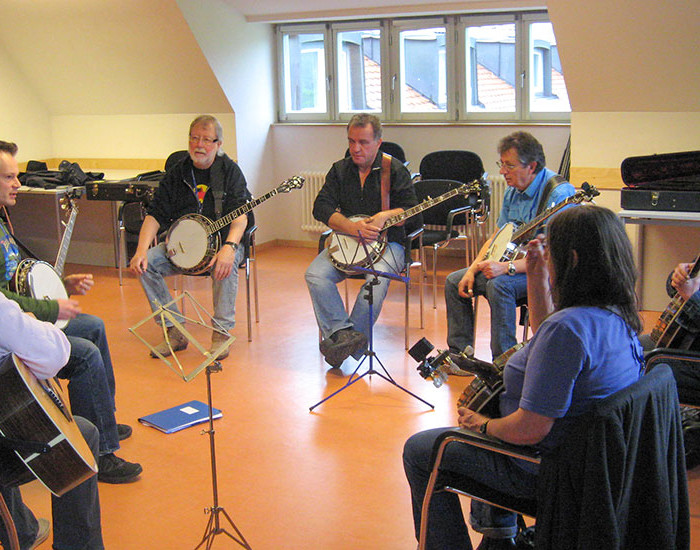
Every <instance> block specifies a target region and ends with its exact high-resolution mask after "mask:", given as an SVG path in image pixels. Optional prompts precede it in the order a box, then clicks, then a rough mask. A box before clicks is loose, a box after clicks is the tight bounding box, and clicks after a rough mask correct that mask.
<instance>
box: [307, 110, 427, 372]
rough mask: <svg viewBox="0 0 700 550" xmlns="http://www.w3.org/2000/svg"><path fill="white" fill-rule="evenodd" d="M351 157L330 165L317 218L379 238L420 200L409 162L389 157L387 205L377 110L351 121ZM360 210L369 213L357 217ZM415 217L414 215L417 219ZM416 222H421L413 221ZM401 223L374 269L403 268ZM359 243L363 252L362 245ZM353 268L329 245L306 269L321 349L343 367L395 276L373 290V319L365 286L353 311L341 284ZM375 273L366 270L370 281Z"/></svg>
mask: <svg viewBox="0 0 700 550" xmlns="http://www.w3.org/2000/svg"><path fill="white" fill-rule="evenodd" d="M347 138H348V149H349V153H350V156H349V157H345V158H343V159H342V160H339V161H337V162H335V163H334V164H333V166H331V169H330V170H329V171H328V174H326V181H325V183H324V184H323V187H322V188H321V190H320V191H319V193H318V196H317V197H316V200H315V201H314V208H313V214H314V218H316V219H317V220H318V221H320V222H322V223H324V224H326V225H327V226H328V227H330V228H331V229H333V230H335V231H338V232H340V233H343V234H346V235H353V236H355V235H358V234H359V235H360V236H361V237H362V238H363V239H366V240H367V241H374V240H376V239H377V238H378V237H379V235H380V231H381V229H382V227H383V226H384V224H385V223H386V221H387V220H388V219H389V218H390V217H392V216H395V215H396V214H400V213H402V212H403V211H404V210H406V209H408V208H411V207H412V206H415V205H416V204H417V203H418V200H417V199H416V194H415V191H414V190H413V185H412V183H411V176H410V174H409V173H408V170H407V169H406V167H405V166H404V165H403V163H401V162H400V161H398V160H397V159H395V158H392V157H389V158H390V159H391V163H390V165H389V172H390V174H389V179H390V191H389V209H384V210H383V209H382V193H381V174H382V170H383V168H382V156H383V155H381V154H379V153H380V149H379V146H380V145H381V144H382V125H381V123H380V122H379V119H378V118H377V117H376V116H374V115H369V114H366V113H363V114H358V115H354V116H353V117H352V118H351V119H350V122H348V125H347ZM358 214H365V215H367V216H369V217H367V218H362V219H359V220H357V221H353V220H351V219H350V218H351V217H352V216H355V215H358ZM415 219H416V218H413V219H412V220H415ZM412 223H417V222H415V221H413V222H412ZM403 235H404V228H403V227H402V226H395V227H391V228H389V229H388V230H387V240H388V243H387V248H386V249H385V251H384V253H383V255H382V257H381V258H379V259H378V260H377V261H376V262H375V264H374V266H373V267H374V269H375V270H378V271H383V272H389V273H400V272H401V270H402V268H403V262H404V249H403V245H402V244H401V237H402V236H403ZM358 246H360V249H359V250H360V251H362V249H361V245H359V244H358ZM348 276H349V274H348V273H346V272H344V271H341V270H340V269H338V268H336V267H335V265H333V263H332V262H331V260H330V257H329V252H328V250H324V251H323V252H321V253H320V254H319V255H318V256H316V258H315V259H314V261H313V262H311V265H309V267H308V269H307V270H306V275H305V277H306V285H307V286H308V288H309V294H310V296H311V303H312V304H313V308H314V313H315V315H316V322H317V323H318V327H319V329H320V330H321V333H322V334H323V340H322V341H321V344H320V350H321V353H322V354H323V356H324V358H325V360H326V362H327V363H328V364H329V365H331V367H333V368H339V367H340V366H341V365H342V364H343V361H345V359H347V358H348V357H349V356H351V355H352V356H353V357H354V358H355V359H358V358H359V357H361V356H362V354H363V353H364V351H365V349H366V347H367V340H368V338H369V331H370V330H372V325H374V323H375V322H376V320H377V318H378V317H379V313H380V312H381V309H382V304H383V302H384V298H385V297H386V293H387V292H388V290H389V282H390V280H389V279H388V278H387V277H379V282H378V284H377V285H375V287H374V290H373V297H374V306H373V311H372V313H373V318H372V320H371V323H370V321H369V302H368V301H367V300H366V299H365V298H364V297H363V295H364V294H365V291H364V289H363V290H361V291H360V293H359V294H358V296H357V298H356V299H355V305H354V307H353V309H352V313H351V314H350V315H349V316H348V314H347V312H346V311H345V306H344V305H343V300H342V298H341V297H340V293H339V292H338V287H337V285H338V283H340V282H341V281H343V280H345V279H346V278H347V277H348ZM372 278H373V275H371V274H367V275H366V276H365V279H367V280H368V281H369V280H370V279H372Z"/></svg>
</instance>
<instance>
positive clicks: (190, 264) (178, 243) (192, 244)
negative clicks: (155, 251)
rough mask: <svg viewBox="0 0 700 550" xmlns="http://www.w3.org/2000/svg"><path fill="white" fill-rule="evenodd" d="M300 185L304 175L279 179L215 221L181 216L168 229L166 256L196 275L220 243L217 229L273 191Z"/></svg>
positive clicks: (282, 191) (202, 217) (288, 190)
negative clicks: (274, 184)
mask: <svg viewBox="0 0 700 550" xmlns="http://www.w3.org/2000/svg"><path fill="white" fill-rule="evenodd" d="M303 185H304V178H302V177H300V176H294V177H292V178H290V179H288V180H285V181H283V182H282V183H281V184H279V185H278V186H277V188H276V189H273V190H272V191H270V192H269V193H266V194H265V195H263V196H262V197H260V198H257V199H254V200H251V201H249V202H247V203H245V204H244V205H243V206H241V207H240V208H237V209H236V210H234V211H232V212H229V213H228V214H226V215H225V216H222V217H221V218H219V219H218V220H216V221H215V222H214V221H211V220H210V219H209V218H207V217H206V216H202V215H201V214H187V215H185V216H182V217H181V218H179V219H178V220H176V221H175V223H173V225H171V226H170V229H169V230H168V235H167V238H166V245H165V249H166V251H167V254H168V259H169V260H170V261H171V262H172V264H173V265H174V266H175V267H177V268H178V269H179V270H180V271H182V272H183V273H185V274H187V275H199V274H200V273H204V272H206V271H207V269H208V267H207V266H208V265H209V263H210V262H211V259H212V258H213V257H214V256H215V255H216V253H217V252H218V251H219V247H220V246H221V238H220V236H219V230H221V229H223V228H224V227H226V226H227V225H229V224H230V223H231V222H232V221H233V220H234V219H236V218H237V217H239V216H242V215H244V214H247V213H248V212H250V211H251V210H252V209H253V208H255V207H256V206H258V205H259V204H261V203H263V202H265V201H266V200H267V199H269V198H272V197H274V196H275V195H276V194H278V193H289V192H290V191H291V190H292V189H301V188H302V187H303Z"/></svg>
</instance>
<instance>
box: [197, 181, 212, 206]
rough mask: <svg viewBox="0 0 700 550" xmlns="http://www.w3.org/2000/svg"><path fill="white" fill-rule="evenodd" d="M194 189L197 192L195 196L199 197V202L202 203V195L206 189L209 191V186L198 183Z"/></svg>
mask: <svg viewBox="0 0 700 550" xmlns="http://www.w3.org/2000/svg"><path fill="white" fill-rule="evenodd" d="M195 191H196V193H197V198H198V199H199V204H203V203H204V195H206V194H207V191H209V186H208V185H204V184H199V185H197V187H196V188H195Z"/></svg>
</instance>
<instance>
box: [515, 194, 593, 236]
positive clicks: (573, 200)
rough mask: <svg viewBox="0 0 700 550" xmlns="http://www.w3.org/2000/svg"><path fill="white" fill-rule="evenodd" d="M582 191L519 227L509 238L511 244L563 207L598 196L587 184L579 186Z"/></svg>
mask: <svg viewBox="0 0 700 550" xmlns="http://www.w3.org/2000/svg"><path fill="white" fill-rule="evenodd" d="M581 188H582V191H579V192H578V193H576V194H574V195H572V196H570V197H567V198H566V199H564V200H563V201H562V202H560V203H558V204H555V205H554V206H552V207H551V208H548V209H547V210H545V211H544V212H542V213H541V214H540V215H539V216H537V217H535V218H534V219H532V220H530V221H529V222H527V223H526V224H524V225H521V226H520V227H518V229H517V230H516V231H515V233H513V237H512V238H511V242H513V243H516V244H517V243H519V242H520V241H521V240H522V239H523V238H524V237H525V236H527V234H528V233H530V232H532V231H533V230H535V229H537V227H539V226H540V225H541V224H542V222H543V221H544V220H546V219H547V218H550V217H552V216H553V215H554V214H556V213H557V212H559V210H561V209H562V208H564V207H565V206H569V205H570V204H578V203H581V202H583V201H590V200H592V199H593V197H596V196H598V195H599V194H600V193H599V192H598V190H597V189H596V188H595V187H594V186H592V185H590V184H589V183H588V182H584V183H582V184H581Z"/></svg>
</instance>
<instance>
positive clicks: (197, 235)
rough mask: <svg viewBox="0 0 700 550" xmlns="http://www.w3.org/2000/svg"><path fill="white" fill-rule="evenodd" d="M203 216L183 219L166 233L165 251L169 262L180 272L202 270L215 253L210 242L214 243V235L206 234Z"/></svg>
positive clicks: (206, 225)
mask: <svg viewBox="0 0 700 550" xmlns="http://www.w3.org/2000/svg"><path fill="white" fill-rule="evenodd" d="M199 218H202V219H204V220H206V218H204V217H203V216H198V215H193V216H191V217H189V216H188V217H183V218H180V219H179V220H177V222H176V223H175V224H174V225H173V226H172V227H171V228H170V230H169V231H168V239H167V244H166V245H165V249H166V251H167V254H168V258H169V259H170V261H171V262H172V263H173V264H174V265H175V266H176V267H178V268H180V269H182V270H194V269H197V268H200V267H202V270H203V268H204V267H206V265H207V264H208V263H209V261H210V260H211V258H212V257H213V255H214V254H215V253H216V248H218V246H216V245H215V244H214V246H212V241H214V242H216V235H210V234H209V232H208V226H209V224H208V223H207V222H208V220H207V221H204V222H203V221H202V220H200V219H199Z"/></svg>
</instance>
